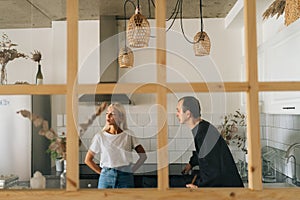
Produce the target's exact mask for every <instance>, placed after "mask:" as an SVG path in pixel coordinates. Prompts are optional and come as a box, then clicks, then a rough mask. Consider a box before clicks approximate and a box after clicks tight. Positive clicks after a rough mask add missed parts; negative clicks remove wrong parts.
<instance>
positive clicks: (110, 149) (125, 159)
mask: <svg viewBox="0 0 300 200" xmlns="http://www.w3.org/2000/svg"><path fill="white" fill-rule="evenodd" d="M138 145H139V143H138V142H137V138H136V137H135V136H134V135H133V132H132V131H130V130H126V131H123V132H122V133H119V134H110V133H108V132H106V131H101V132H100V133H97V134H96V135H95V136H94V138H93V140H92V144H91V146H90V148H89V150H90V151H92V152H94V153H96V154H97V153H100V167H109V168H116V167H121V166H126V165H130V164H131V163H132V161H133V158H132V150H133V149H135V147H137V146H138Z"/></svg>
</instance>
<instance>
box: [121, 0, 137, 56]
mask: <svg viewBox="0 0 300 200" xmlns="http://www.w3.org/2000/svg"><path fill="white" fill-rule="evenodd" d="M128 2H130V3H131V4H132V5H133V7H134V8H135V4H134V3H133V1H132V0H125V1H124V5H123V9H124V32H125V52H126V53H127V32H126V26H127V23H126V17H127V15H126V4H127V3H128Z"/></svg>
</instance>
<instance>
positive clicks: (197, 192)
mask: <svg viewBox="0 0 300 200" xmlns="http://www.w3.org/2000/svg"><path fill="white" fill-rule="evenodd" d="M299 195H300V190H299V189H298V188H268V189H263V191H252V190H249V189H246V188H244V189H243V188H219V189H216V188H199V189H194V190H193V189H188V188H176V189H175V188H173V189H169V190H165V191H160V190H157V189H156V188H155V189H154V188H143V189H119V190H118V189H106V190H98V189H82V190H79V191H77V192H67V191H64V190H13V189H11V190H3V191H1V193H0V198H1V197H3V199H5V200H23V199H30V200H40V199H47V200H58V199H59V200H91V199H105V200H115V199H122V200H132V199H139V200H154V199H163V200H183V199H189V200H194V199H195V200H199V199H205V200H215V199H218V200H226V199H227V200H228V199H232V200H236V199H247V200H260V199H261V200H265V199H272V200H273V199H280V200H291V199H296V197H297V196H299Z"/></svg>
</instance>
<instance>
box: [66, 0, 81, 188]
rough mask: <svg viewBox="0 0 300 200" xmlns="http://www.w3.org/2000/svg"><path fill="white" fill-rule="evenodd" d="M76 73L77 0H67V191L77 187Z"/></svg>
mask: <svg viewBox="0 0 300 200" xmlns="http://www.w3.org/2000/svg"><path fill="white" fill-rule="evenodd" d="M77 71H78V0H67V98H66V101H67V102H66V105H67V108H66V109H67V186H66V190H67V191H76V190H77V189H78V187H79V184H78V183H79V162H78V161H79V158H78V154H79V152H78V150H79V148H78V144H79V141H78V134H77V129H76V127H77V126H76V123H77V110H78V97H77V84H78V83H77ZM69 163H70V164H69Z"/></svg>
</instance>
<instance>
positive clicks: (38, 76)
mask: <svg viewBox="0 0 300 200" xmlns="http://www.w3.org/2000/svg"><path fill="white" fill-rule="evenodd" d="M43 78H44V77H43V74H42V70H41V64H40V63H39V64H38V71H37V73H36V77H35V83H36V84H37V85H41V84H43Z"/></svg>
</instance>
